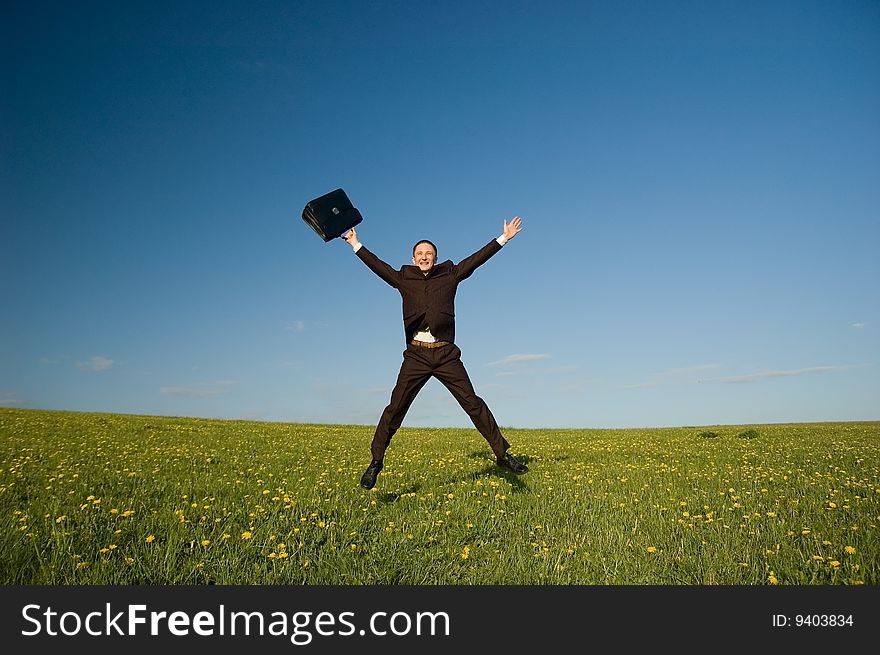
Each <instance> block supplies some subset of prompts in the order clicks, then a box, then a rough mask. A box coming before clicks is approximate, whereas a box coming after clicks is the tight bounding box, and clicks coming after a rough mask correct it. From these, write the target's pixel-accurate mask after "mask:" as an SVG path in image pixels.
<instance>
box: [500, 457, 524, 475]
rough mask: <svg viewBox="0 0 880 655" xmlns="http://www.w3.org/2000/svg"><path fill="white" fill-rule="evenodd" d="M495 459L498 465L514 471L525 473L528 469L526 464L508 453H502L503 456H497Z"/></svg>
mask: <svg viewBox="0 0 880 655" xmlns="http://www.w3.org/2000/svg"><path fill="white" fill-rule="evenodd" d="M496 461H497V462H498V466H500V467H501V468H505V469H510V470H511V471H513V472H514V473H525V472H526V471H528V470H529V467H528V466H526V465H525V464H523V463H522V462H521V461H519V460H518V459H517V458H516V457H514V456H513V455H511V454H510V453H504V457H499V458H498V459H497V460H496Z"/></svg>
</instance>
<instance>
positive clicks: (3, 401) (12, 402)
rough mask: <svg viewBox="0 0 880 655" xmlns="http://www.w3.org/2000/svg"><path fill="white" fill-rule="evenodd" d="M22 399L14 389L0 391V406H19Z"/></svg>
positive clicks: (22, 402) (21, 403) (22, 403)
mask: <svg viewBox="0 0 880 655" xmlns="http://www.w3.org/2000/svg"><path fill="white" fill-rule="evenodd" d="M21 405H24V401H23V400H21V399H20V398H19V397H18V394H16V393H15V392H14V391H0V407H20V406H21Z"/></svg>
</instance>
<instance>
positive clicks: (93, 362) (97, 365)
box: [77, 355, 113, 371]
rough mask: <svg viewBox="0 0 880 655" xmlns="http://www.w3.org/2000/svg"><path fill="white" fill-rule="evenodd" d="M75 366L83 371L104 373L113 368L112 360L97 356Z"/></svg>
mask: <svg viewBox="0 0 880 655" xmlns="http://www.w3.org/2000/svg"><path fill="white" fill-rule="evenodd" d="M77 366H78V367H79V368H81V369H83V370H85V371H106V370H107V369H109V368H112V367H113V360H112V359H109V358H107V357H102V356H100V355H98V356H97V357H92V358H91V359H90V360H88V361H86V362H78V363H77Z"/></svg>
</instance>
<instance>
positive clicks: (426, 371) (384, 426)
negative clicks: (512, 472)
mask: <svg viewBox="0 0 880 655" xmlns="http://www.w3.org/2000/svg"><path fill="white" fill-rule="evenodd" d="M432 376H433V377H435V378H437V379H438V380H440V382H442V383H443V385H444V386H445V387H446V388H447V389H449V391H450V393H451V394H452V395H453V396H454V397H455V399H456V400H457V401H458V404H459V405H461V407H462V409H463V410H464V411H465V412H467V415H468V416H469V417H470V419H471V421H472V422H473V424H474V427H476V428H477V430H478V431H479V432H480V434H481V435H483V437H484V438H485V439H486V441H488V442H489V446H491V448H492V452H493V453H495V456H496V457H501V456H503V455H504V453H506V452H507V449H508V448H510V444H509V443H507V440H506V439H505V438H504V437H503V436H502V434H501V430H499V429H498V424H497V423H496V422H495V417H494V416H492V412H491V411H490V410H489V407H488V405H486V402H485V401H484V400H483V399H482V398H480V397H479V396H478V395H477V394H476V393H475V392H474V387H473V385H472V384H471V380H470V378H469V377H468V374H467V371H466V370H465V368H464V364H462V363H461V350H460V349H459V348H458V346H456V345H454V344H449V345H446V346H440V347H438V348H422V347H420V346H413V345H407V347H406V350H405V351H404V353H403V364H401V365H400V373H398V375H397V384H395V385H394V390H393V391H392V392H391V402H390V403H389V404H388V407H386V408H385V411H384V412H382V417H381V418H380V419H379V424H378V425H377V426H376V434H375V435H374V436H373V443H372V445H371V447H370V451H371V453H372V455H373V459H375V460H382V459H383V458H384V457H385V451H386V450H387V448H388V444H389V443H391V437H393V436H394V433H395V432H397V429H398V428H399V427H400V424H401V423H403V418H404V416H406V412H407V411H408V410H409V408H410V406H411V405H412V403H413V401H414V400H415V398H416V395H417V394H418V393H419V391H421V389H422V387H424V386H425V384H426V383H427V382H428V380H430V379H431V377H432Z"/></svg>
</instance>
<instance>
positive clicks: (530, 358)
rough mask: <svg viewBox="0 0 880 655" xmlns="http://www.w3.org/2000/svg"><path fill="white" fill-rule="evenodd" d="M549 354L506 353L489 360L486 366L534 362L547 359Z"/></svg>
mask: <svg viewBox="0 0 880 655" xmlns="http://www.w3.org/2000/svg"><path fill="white" fill-rule="evenodd" d="M549 356H550V355H548V354H543V355H508V356H507V357H503V358H502V359H499V360H497V361H494V362H489V363H488V364H486V366H509V365H511V364H522V363H523V362H534V361H537V360H539V359H547V358H548V357H549Z"/></svg>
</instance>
